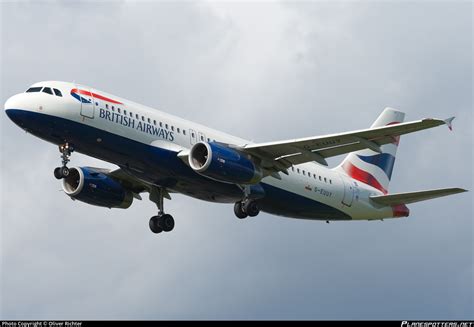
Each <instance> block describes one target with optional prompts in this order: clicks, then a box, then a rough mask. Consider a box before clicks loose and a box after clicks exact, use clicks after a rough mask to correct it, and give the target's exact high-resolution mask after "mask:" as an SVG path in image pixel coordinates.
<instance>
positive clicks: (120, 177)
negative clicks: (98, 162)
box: [94, 168, 171, 200]
mask: <svg viewBox="0 0 474 327" xmlns="http://www.w3.org/2000/svg"><path fill="white" fill-rule="evenodd" d="M94 169H97V170H98V171H99V172H102V173H104V174H106V175H108V176H110V177H112V178H113V179H115V180H117V181H118V182H120V184H122V185H123V186H124V187H125V188H127V189H129V190H130V191H132V193H133V196H134V197H135V198H137V199H139V200H141V199H142V198H141V196H140V193H142V192H148V193H151V192H152V191H153V189H154V188H156V187H157V186H156V185H152V184H148V183H145V182H143V181H141V180H140V179H138V178H136V177H135V176H133V175H131V174H129V173H128V172H127V171H126V170H125V169H121V168H119V169H116V170H113V171H110V170H108V169H102V168H94ZM163 192H164V193H163V196H164V197H165V198H167V199H168V200H171V196H170V195H169V192H168V190H163Z"/></svg>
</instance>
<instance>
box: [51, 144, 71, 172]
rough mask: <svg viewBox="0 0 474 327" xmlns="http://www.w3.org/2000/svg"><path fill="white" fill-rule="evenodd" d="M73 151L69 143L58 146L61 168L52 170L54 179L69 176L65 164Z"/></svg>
mask: <svg viewBox="0 0 474 327" xmlns="http://www.w3.org/2000/svg"><path fill="white" fill-rule="evenodd" d="M73 151H74V147H73V146H72V145H70V144H69V143H64V144H61V145H60V146H59V152H61V160H62V166H61V167H56V168H55V169H54V177H56V178H57V179H62V178H65V177H68V176H69V168H68V167H67V163H68V162H69V161H70V160H69V157H70V156H71V153H72V152H73Z"/></svg>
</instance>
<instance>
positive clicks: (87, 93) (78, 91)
mask: <svg viewBox="0 0 474 327" xmlns="http://www.w3.org/2000/svg"><path fill="white" fill-rule="evenodd" d="M71 92H74V93H79V94H82V95H87V96H90V97H94V98H96V99H100V100H104V101H107V102H112V103H116V104H123V103H122V102H118V101H115V100H112V99H110V98H107V97H104V96H103V95H100V94H97V93H93V92H89V91H86V90H80V89H72V90H71Z"/></svg>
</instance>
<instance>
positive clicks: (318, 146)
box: [238, 117, 454, 173]
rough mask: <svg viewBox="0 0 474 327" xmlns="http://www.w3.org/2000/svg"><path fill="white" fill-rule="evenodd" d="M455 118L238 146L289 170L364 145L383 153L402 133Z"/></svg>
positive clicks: (269, 165)
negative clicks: (384, 147)
mask: <svg viewBox="0 0 474 327" xmlns="http://www.w3.org/2000/svg"><path fill="white" fill-rule="evenodd" d="M453 118H454V117H452V118H449V119H446V120H441V119H431V118H427V119H423V120H418V121H412V122H407V123H400V124H396V125H390V126H383V127H376V128H369V129H363V130H358V131H352V132H346V133H340V134H331V135H323V136H316V137H308V138H301V139H295V140H287V141H280V142H270V143H257V144H247V145H245V146H242V147H238V149H239V150H240V151H243V152H246V153H249V154H251V155H253V156H255V157H257V158H259V159H260V160H261V163H260V164H261V166H262V168H265V169H267V170H269V171H273V172H278V171H282V172H284V173H287V171H286V169H287V168H289V167H291V166H292V165H297V164H301V163H304V162H309V161H316V162H318V163H320V164H322V165H325V166H327V162H326V158H330V157H334V156H338V155H341V154H344V153H349V152H354V151H358V150H362V149H371V150H374V151H376V152H379V153H380V152H381V150H380V146H381V145H383V144H387V143H393V142H396V141H397V137H398V136H400V135H403V134H408V133H413V132H416V131H420V130H423V129H428V128H433V127H436V126H440V125H444V124H449V126H450V124H451V121H452V119H453Z"/></svg>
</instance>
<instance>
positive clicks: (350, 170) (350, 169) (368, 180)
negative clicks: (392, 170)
mask: <svg viewBox="0 0 474 327" xmlns="http://www.w3.org/2000/svg"><path fill="white" fill-rule="evenodd" d="M342 168H343V169H344V171H345V172H346V173H347V174H348V175H349V176H350V177H352V178H354V179H356V180H358V181H359V182H362V183H365V184H367V185H370V186H372V187H375V188H376V189H377V190H379V191H382V192H383V194H387V193H388V192H387V190H386V189H385V188H384V187H383V186H382V185H380V183H379V182H378V181H377V179H375V177H374V176H372V175H371V174H369V173H368V172H366V171H363V170H362V169H359V168H357V167H356V166H354V165H353V164H351V163H350V162H346V163H344V165H343V166H342Z"/></svg>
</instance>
